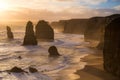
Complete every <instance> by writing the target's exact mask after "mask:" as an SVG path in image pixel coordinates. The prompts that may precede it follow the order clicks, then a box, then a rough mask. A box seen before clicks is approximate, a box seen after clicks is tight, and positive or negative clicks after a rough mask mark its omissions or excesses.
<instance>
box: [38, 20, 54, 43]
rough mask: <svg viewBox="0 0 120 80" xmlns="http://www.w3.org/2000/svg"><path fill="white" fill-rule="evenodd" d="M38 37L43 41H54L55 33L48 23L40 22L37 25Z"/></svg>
mask: <svg viewBox="0 0 120 80" xmlns="http://www.w3.org/2000/svg"><path fill="white" fill-rule="evenodd" d="M36 37H37V39H39V40H43V41H53V40H54V31H53V29H52V28H51V26H50V25H49V24H48V23H47V22H46V21H43V20H42V21H39V22H38V24H37V25H36Z"/></svg>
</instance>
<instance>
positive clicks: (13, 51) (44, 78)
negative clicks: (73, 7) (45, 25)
mask: <svg viewBox="0 0 120 80" xmlns="http://www.w3.org/2000/svg"><path fill="white" fill-rule="evenodd" d="M24 33H25V32H23V31H15V32H14V37H15V39H14V40H11V41H9V40H7V38H6V31H1V32H0V80H75V79H77V78H79V76H78V75H76V74H74V73H75V72H76V71H77V70H80V69H83V68H84V67H85V65H86V62H82V61H81V58H83V57H84V56H86V55H88V54H90V53H92V50H90V49H89V48H87V47H86V45H88V44H89V43H88V42H85V41H84V36H83V35H76V34H63V33H55V41H54V42H39V44H38V46H22V42H23V38H24ZM53 45H54V46H56V47H57V49H58V51H59V53H60V54H61V55H62V56H60V57H58V58H50V57H48V55H49V53H48V49H49V47H50V46H53ZM18 56H21V57H22V59H18ZM14 66H17V67H20V68H22V69H24V70H25V71H28V68H29V66H31V67H34V68H36V69H38V71H39V72H37V73H24V74H23V73H11V74H8V73H7V72H5V71H6V70H10V69H11V68H13V67H14Z"/></svg>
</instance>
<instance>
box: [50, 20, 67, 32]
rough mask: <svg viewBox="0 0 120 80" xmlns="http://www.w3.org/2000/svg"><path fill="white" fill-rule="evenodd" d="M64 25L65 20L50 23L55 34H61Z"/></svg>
mask: <svg viewBox="0 0 120 80" xmlns="http://www.w3.org/2000/svg"><path fill="white" fill-rule="evenodd" d="M65 24H66V21H65V20H60V21H58V22H52V23H51V24H50V25H51V27H52V28H53V29H54V30H55V31H56V32H63V31H64V26H65Z"/></svg>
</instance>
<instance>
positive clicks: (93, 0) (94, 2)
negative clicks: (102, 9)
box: [79, 0, 108, 5]
mask: <svg viewBox="0 0 120 80" xmlns="http://www.w3.org/2000/svg"><path fill="white" fill-rule="evenodd" d="M79 1H80V2H83V3H84V4H90V5H99V4H101V3H105V2H107V1H108V0H79Z"/></svg>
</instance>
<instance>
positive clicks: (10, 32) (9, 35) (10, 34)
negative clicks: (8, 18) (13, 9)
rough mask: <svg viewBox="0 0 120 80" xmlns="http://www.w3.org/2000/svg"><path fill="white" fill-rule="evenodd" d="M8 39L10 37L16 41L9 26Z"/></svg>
mask: <svg viewBox="0 0 120 80" xmlns="http://www.w3.org/2000/svg"><path fill="white" fill-rule="evenodd" d="M7 37H8V39H14V36H13V33H12V31H11V28H10V27H9V26H7Z"/></svg>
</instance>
